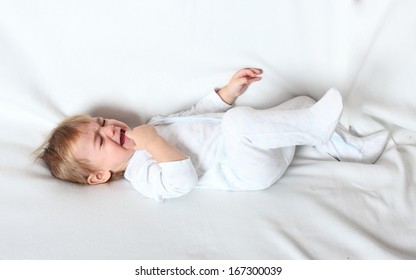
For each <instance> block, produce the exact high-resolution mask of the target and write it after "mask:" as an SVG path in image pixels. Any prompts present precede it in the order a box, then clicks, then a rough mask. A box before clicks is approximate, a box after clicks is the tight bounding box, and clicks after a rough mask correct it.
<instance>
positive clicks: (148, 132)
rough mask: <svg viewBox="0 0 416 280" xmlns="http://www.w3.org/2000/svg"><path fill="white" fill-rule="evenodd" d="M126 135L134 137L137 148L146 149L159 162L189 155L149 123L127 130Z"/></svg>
mask: <svg viewBox="0 0 416 280" xmlns="http://www.w3.org/2000/svg"><path fill="white" fill-rule="evenodd" d="M126 136H127V137H128V138H130V139H133V141H134V143H135V144H136V145H135V149H136V150H146V151H148V152H149V153H150V154H151V155H152V157H153V158H154V159H155V160H156V161H157V162H159V163H161V162H168V161H177V160H184V159H187V158H188V157H187V156H186V155H185V154H184V153H182V152H181V151H179V150H178V149H176V148H175V147H173V146H172V145H170V144H169V143H168V142H166V141H165V139H163V137H161V136H160V135H159V134H158V133H157V132H156V129H155V128H154V127H153V126H152V125H149V124H143V125H140V126H138V127H135V128H133V130H130V131H126Z"/></svg>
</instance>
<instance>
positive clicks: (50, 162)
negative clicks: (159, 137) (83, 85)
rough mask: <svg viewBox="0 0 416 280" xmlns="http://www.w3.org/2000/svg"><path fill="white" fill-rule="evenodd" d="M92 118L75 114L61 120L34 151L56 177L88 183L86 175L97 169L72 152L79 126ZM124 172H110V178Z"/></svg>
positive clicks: (77, 136)
mask: <svg viewBox="0 0 416 280" xmlns="http://www.w3.org/2000/svg"><path fill="white" fill-rule="evenodd" d="M91 121H92V118H91V117H90V116H88V115H76V116H72V117H68V118H66V119H65V120H63V121H62V122H61V123H60V124H59V125H58V126H57V127H56V128H55V129H53V130H52V131H51V133H50V134H49V137H48V138H47V140H46V141H45V143H44V144H43V145H41V146H40V147H39V148H38V149H37V150H36V151H35V154H36V155H37V156H36V157H37V159H41V160H43V161H44V162H45V164H46V165H47V167H48V168H49V170H50V171H51V173H52V175H53V176H54V177H56V178H58V179H61V180H65V181H70V182H74V183H78V184H88V176H89V175H90V174H91V173H93V172H95V171H97V170H95V169H94V168H93V167H92V165H91V164H90V163H89V162H88V161H87V160H83V159H77V158H75V157H74V155H73V154H72V147H73V146H74V144H75V142H76V141H77V140H78V139H79V137H80V133H81V131H80V130H79V126H80V125H82V124H88V123H90V122H91ZM123 174H124V172H116V173H112V174H111V175H112V176H111V180H114V179H118V178H120V177H122V176H123Z"/></svg>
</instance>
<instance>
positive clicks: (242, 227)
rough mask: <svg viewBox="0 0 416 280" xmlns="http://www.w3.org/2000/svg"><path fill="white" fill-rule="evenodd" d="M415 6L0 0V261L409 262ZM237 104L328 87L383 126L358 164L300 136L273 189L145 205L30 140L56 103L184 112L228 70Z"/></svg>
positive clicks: (405, 0)
mask: <svg viewBox="0 0 416 280" xmlns="http://www.w3.org/2000/svg"><path fill="white" fill-rule="evenodd" d="M415 11H416V2H415V1H411V0H399V1H393V0H378V1H376V0H362V1H359V0H355V1H353V0H342V1H330V0H315V1H307V0H302V1H289V0H286V1H283V0H279V1H271V0H270V1H267V0H260V1H219V0H213V1H191V0H177V1H167V0H158V1H132V0H123V1H111V0H104V1H99V0H89V1H80V0H75V1H52V0H50V1H12V0H5V1H1V2H0V122H1V126H0V127H1V132H0V221H1V222H0V259H414V258H416V234H415V233H416V218H415V214H416V176H415V174H416V173H415V170H416V164H415V158H416V98H415V91H416V79H415V72H416V52H415V50H416V37H415V36H414V34H415V30H416V17H415V16H414V13H415ZM247 66H253V67H259V68H262V69H263V71H264V74H263V80H262V81H261V82H260V83H258V84H256V85H253V86H252V87H250V88H249V90H248V91H247V92H246V93H245V95H244V96H242V97H241V98H240V99H239V100H238V102H237V104H236V105H251V106H253V107H255V108H267V107H271V106H274V105H277V104H279V103H281V102H283V101H285V100H288V99H290V98H292V97H294V96H297V95H309V96H311V97H313V98H315V99H318V98H319V97H320V96H322V94H323V93H324V92H325V91H326V90H327V89H328V88H330V87H333V86H334V87H337V88H338V89H339V90H340V91H341V92H342V94H343V98H344V105H345V109H344V112H343V116H342V118H341V123H342V124H343V125H344V126H346V127H348V126H351V127H352V128H353V129H354V131H355V132H357V133H358V134H360V135H367V134H370V133H373V132H376V131H380V130H382V129H388V130H389V131H390V134H391V138H390V139H389V142H388V145H387V147H386V151H385V152H384V153H383V155H382V156H381V157H380V159H379V160H378V161H377V162H376V163H375V164H373V165H364V164H357V163H346V162H338V161H336V160H335V159H333V158H331V157H330V156H329V155H325V154H322V153H320V152H318V151H316V150H315V149H313V148H311V147H300V148H299V149H297V152H296V156H295V159H294V161H293V164H292V165H291V166H290V167H289V169H288V170H287V173H286V174H285V175H284V177H283V178H282V179H281V180H279V181H278V182H277V183H276V184H275V185H274V186H272V187H271V188H269V189H267V190H264V191H258V192H240V193H234V192H223V191H213V190H203V189H196V190H194V191H192V192H191V193H190V194H188V195H186V196H184V197H182V198H179V199H173V200H168V201H165V202H164V203H157V202H154V201H152V200H149V199H146V198H144V197H142V196H141V195H140V194H139V193H138V192H136V191H135V190H134V189H133V188H132V187H131V186H130V184H129V183H128V182H127V181H124V180H121V181H116V182H112V183H110V184H105V185H102V186H94V187H87V186H86V187H80V186H78V185H74V184H70V183H66V182H62V181H58V180H55V179H53V178H51V176H50V175H49V171H48V170H47V169H46V168H45V166H43V165H42V164H40V163H33V157H32V156H31V153H32V152H33V150H35V149H36V148H37V147H38V146H39V145H40V144H41V143H42V142H43V140H44V139H45V137H46V136H47V135H48V133H49V131H50V130H51V129H52V128H54V127H55V125H56V124H57V123H58V122H59V121H61V120H62V119H63V118H64V117H65V116H68V115H72V114H77V113H90V114H93V115H102V116H104V117H114V118H118V119H121V120H123V121H125V122H127V123H128V124H129V125H131V126H135V125H138V124H140V123H143V122H146V121H147V120H148V119H149V118H150V117H151V116H152V115H156V114H166V113H170V112H175V111H178V110H182V109H185V108H187V107H189V106H190V105H192V104H193V103H194V102H195V101H196V100H198V99H199V98H200V97H202V96H203V95H204V94H206V93H207V92H209V91H210V90H211V89H212V88H214V87H220V86H223V85H224V84H225V83H226V82H227V81H228V79H229V78H230V76H231V75H232V74H233V73H234V72H235V71H236V70H238V69H240V68H242V67H247Z"/></svg>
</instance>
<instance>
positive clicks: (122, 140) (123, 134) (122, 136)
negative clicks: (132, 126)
mask: <svg viewBox="0 0 416 280" xmlns="http://www.w3.org/2000/svg"><path fill="white" fill-rule="evenodd" d="M125 142H126V131H125V130H124V129H121V130H120V145H121V146H123V145H124V143H125Z"/></svg>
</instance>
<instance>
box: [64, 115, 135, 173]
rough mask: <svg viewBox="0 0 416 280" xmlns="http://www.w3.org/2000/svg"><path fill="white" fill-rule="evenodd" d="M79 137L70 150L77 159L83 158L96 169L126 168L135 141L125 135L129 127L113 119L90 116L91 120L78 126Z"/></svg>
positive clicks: (120, 169) (114, 169)
mask: <svg viewBox="0 0 416 280" xmlns="http://www.w3.org/2000/svg"><path fill="white" fill-rule="evenodd" d="M78 129H79V130H80V132H81V133H80V138H79V139H78V140H77V141H76V142H75V145H74V147H73V149H72V152H73V154H74V156H75V158H77V159H84V160H87V161H88V162H90V164H91V165H92V166H93V167H94V168H95V169H96V170H97V171H101V170H103V171H104V170H109V171H113V172H117V171H122V170H125V169H126V166H127V163H128V161H129V159H130V157H131V156H132V155H133V153H134V146H135V143H134V142H133V140H131V139H129V138H127V137H126V136H125V132H126V130H129V127H128V126H127V125H126V124H125V123H123V122H120V121H117V120H113V119H103V118H101V117H99V118H91V122H90V123H88V124H83V125H80V126H79V127H78Z"/></svg>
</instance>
